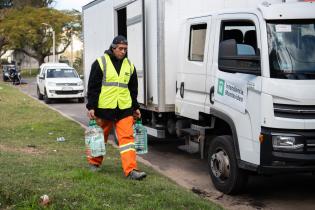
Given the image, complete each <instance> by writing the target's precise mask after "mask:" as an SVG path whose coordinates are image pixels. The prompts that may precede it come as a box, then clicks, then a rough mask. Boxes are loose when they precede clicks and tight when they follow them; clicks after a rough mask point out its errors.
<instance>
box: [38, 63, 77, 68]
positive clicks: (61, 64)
mask: <svg viewBox="0 0 315 210" xmlns="http://www.w3.org/2000/svg"><path fill="white" fill-rule="evenodd" d="M48 66H49V67H67V68H72V67H70V66H69V65H68V64H66V63H43V64H42V65H41V66H40V68H41V69H42V68H45V67H48Z"/></svg>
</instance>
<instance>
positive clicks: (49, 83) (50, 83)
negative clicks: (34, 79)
mask: <svg viewBox="0 0 315 210" xmlns="http://www.w3.org/2000/svg"><path fill="white" fill-rule="evenodd" d="M47 85H48V86H56V83H55V82H48V83H47Z"/></svg>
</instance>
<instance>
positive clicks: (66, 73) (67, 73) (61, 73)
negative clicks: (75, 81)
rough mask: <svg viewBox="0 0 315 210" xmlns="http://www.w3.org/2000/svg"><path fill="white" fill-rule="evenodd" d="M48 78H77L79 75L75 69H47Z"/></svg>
mask: <svg viewBox="0 0 315 210" xmlns="http://www.w3.org/2000/svg"><path fill="white" fill-rule="evenodd" d="M46 77H47V78H71V77H74V78H77V77H78V74H77V72H76V71H75V70H74V69H47V76H46Z"/></svg>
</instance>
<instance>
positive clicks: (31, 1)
mask: <svg viewBox="0 0 315 210" xmlns="http://www.w3.org/2000/svg"><path fill="white" fill-rule="evenodd" d="M53 2H55V0H0V9H3V8H11V7H13V8H18V9H21V8H23V7H26V6H30V7H37V8H40V7H48V6H49V5H51V4H52V3H53Z"/></svg>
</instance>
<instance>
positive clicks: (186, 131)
mask: <svg viewBox="0 0 315 210" xmlns="http://www.w3.org/2000/svg"><path fill="white" fill-rule="evenodd" d="M180 131H181V132H182V134H183V136H191V137H197V136H199V135H200V133H199V131H197V130H195V129H192V128H182V129H180Z"/></svg>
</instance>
